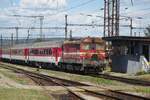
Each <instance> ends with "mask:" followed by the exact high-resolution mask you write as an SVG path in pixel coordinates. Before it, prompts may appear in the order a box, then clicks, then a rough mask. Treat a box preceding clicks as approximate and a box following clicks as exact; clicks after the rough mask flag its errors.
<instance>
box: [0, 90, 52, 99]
mask: <svg viewBox="0 0 150 100" xmlns="http://www.w3.org/2000/svg"><path fill="white" fill-rule="evenodd" d="M0 100H50V98H49V97H48V96H46V95H45V94H43V92H42V91H36V90H25V89H12V88H9V89H6V88H0Z"/></svg>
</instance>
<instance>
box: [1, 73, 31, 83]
mask: <svg viewBox="0 0 150 100" xmlns="http://www.w3.org/2000/svg"><path fill="white" fill-rule="evenodd" d="M0 73H2V74H3V75H4V76H6V77H8V78H10V79H12V80H14V81H15V82H17V83H19V84H23V85H28V84H30V83H31V82H32V80H30V79H28V78H25V77H24V76H21V75H20V76H18V75H17V73H14V72H13V71H10V70H3V71H2V70H0Z"/></svg>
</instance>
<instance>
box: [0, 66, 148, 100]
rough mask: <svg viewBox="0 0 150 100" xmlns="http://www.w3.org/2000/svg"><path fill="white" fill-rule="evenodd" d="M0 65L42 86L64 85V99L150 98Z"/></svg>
mask: <svg viewBox="0 0 150 100" xmlns="http://www.w3.org/2000/svg"><path fill="white" fill-rule="evenodd" d="M0 67H3V68H6V69H9V70H13V71H15V72H17V73H22V74H25V75H26V76H27V77H29V78H31V79H32V80H33V81H35V82H36V83H37V84H38V85H40V86H62V87H64V88H65V89H66V90H67V91H68V94H67V95H65V96H63V98H65V99H64V100H66V99H67V100H88V99H87V98H86V97H85V96H84V97H83V95H86V96H92V97H95V98H99V99H104V100H150V99H149V98H146V97H141V96H137V95H132V94H127V93H123V92H119V91H113V90H108V89H103V91H97V92H95V91H91V90H88V89H85V88H83V87H81V86H89V85H86V84H82V83H79V82H74V81H69V80H64V79H59V78H55V77H51V76H47V75H43V74H39V73H35V72H30V71H26V70H23V69H20V68H16V67H13V66H9V65H6V64H0ZM69 86H75V87H76V88H79V89H82V90H84V91H82V92H76V91H72V90H71V89H69V88H68V87H69ZM43 88H44V87H43ZM44 90H45V91H46V88H44ZM46 94H48V95H49V96H53V97H55V96H56V95H55V94H50V93H48V91H46Z"/></svg>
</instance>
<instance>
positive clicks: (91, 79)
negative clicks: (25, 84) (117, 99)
mask: <svg viewBox="0 0 150 100" xmlns="http://www.w3.org/2000/svg"><path fill="white" fill-rule="evenodd" d="M42 72H46V73H48V74H49V75H50V76H54V77H58V78H63V79H68V80H72V81H78V82H90V83H94V84H98V85H118V84H120V82H116V81H113V80H108V79H103V78H98V77H93V76H86V75H77V74H71V73H65V72H58V71H52V70H42Z"/></svg>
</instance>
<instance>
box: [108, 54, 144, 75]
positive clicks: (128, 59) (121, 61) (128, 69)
mask: <svg viewBox="0 0 150 100" xmlns="http://www.w3.org/2000/svg"><path fill="white" fill-rule="evenodd" d="M111 59H112V71H113V72H120V73H128V74H135V73H137V72H139V71H141V67H142V66H141V67H140V56H131V55H120V56H112V57H111Z"/></svg>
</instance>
